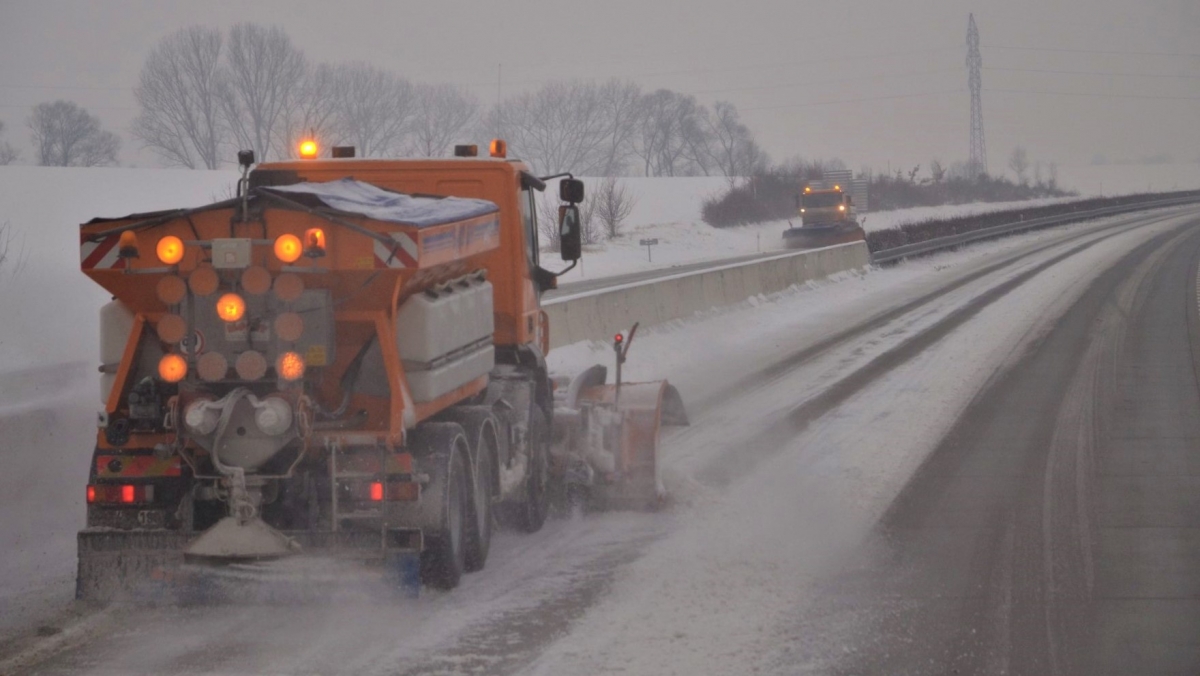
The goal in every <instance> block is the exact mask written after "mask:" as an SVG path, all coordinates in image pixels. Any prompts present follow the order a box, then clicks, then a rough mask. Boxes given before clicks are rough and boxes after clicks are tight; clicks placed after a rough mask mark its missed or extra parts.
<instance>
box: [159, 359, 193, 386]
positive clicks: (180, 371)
mask: <svg viewBox="0 0 1200 676" xmlns="http://www.w3.org/2000/svg"><path fill="white" fill-rule="evenodd" d="M187 370H188V365H187V360H186V359H184V358H183V357H182V356H181V355H178V354H166V355H163V358H162V359H159V360H158V377H159V378H162V379H163V380H164V381H166V382H168V383H177V382H179V381H181V380H183V377H184V376H186V375H187Z"/></svg>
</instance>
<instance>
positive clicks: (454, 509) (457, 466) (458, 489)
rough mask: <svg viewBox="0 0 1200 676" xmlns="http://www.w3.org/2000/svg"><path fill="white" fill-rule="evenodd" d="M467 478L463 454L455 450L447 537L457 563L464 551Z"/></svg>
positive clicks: (448, 507)
mask: <svg viewBox="0 0 1200 676" xmlns="http://www.w3.org/2000/svg"><path fill="white" fill-rule="evenodd" d="M465 479H466V472H465V471H464V468H463V461H462V454H461V453H459V452H458V451H455V452H454V457H453V459H452V460H451V461H450V482H449V485H448V486H447V489H448V493H449V494H448V495H447V500H448V503H449V504H447V505H446V539H447V544H448V545H449V547H448V549H449V550H450V551H449V553H450V554H451V556H453V557H454V562H455V563H457V562H459V561H461V559H462V553H463V532H464V530H465V529H464V526H465V525H466V524H465V522H464V518H463V514H464V512H465V510H464V504H463V500H464V498H465V495H464V494H465V491H464V490H463V482H464V480H465Z"/></svg>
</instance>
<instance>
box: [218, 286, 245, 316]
mask: <svg viewBox="0 0 1200 676" xmlns="http://www.w3.org/2000/svg"><path fill="white" fill-rule="evenodd" d="M245 314H246V301H244V300H242V297H241V296H239V295H237V294H236V293H227V294H225V295H223V296H221V297H220V298H219V299H217V316H218V317H220V318H221V319H223V320H225V321H227V322H236V321H237V320H239V319H241V318H242V317H243V316H244V315H245Z"/></svg>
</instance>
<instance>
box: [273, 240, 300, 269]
mask: <svg viewBox="0 0 1200 676" xmlns="http://www.w3.org/2000/svg"><path fill="white" fill-rule="evenodd" d="M302 253H304V247H303V246H301V244H300V238H299V237H297V236H295V235H290V234H289V235H280V236H279V237H276V238H275V257H276V258H278V259H279V260H281V261H283V262H284V263H295V262H296V261H297V260H299V259H300V254H302Z"/></svg>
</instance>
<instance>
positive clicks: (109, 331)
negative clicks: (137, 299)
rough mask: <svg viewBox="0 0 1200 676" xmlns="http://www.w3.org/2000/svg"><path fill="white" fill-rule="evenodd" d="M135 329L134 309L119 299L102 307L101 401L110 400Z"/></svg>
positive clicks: (102, 402)
mask: <svg viewBox="0 0 1200 676" xmlns="http://www.w3.org/2000/svg"><path fill="white" fill-rule="evenodd" d="M132 330H133V311H131V310H130V309H129V307H128V306H126V305H125V304H124V303H122V302H121V301H119V300H114V301H111V302H109V303H108V304H106V305H105V306H104V307H102V308H100V365H101V368H102V369H103V370H102V372H101V375H100V403H101V404H104V403H107V402H108V396H109V394H110V393H111V392H112V388H113V383H114V382H115V381H116V379H117V367H119V366H120V365H121V357H123V356H125V343H126V342H128V340H129V332H130V331H132Z"/></svg>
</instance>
